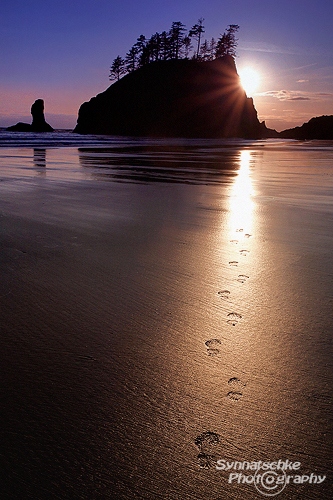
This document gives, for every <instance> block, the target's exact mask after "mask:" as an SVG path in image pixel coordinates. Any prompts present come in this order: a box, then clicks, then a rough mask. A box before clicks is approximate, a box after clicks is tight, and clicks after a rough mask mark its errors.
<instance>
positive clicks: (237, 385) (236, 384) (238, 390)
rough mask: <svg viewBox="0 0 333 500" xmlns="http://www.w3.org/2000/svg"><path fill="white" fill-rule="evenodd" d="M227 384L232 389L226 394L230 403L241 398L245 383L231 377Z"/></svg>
mask: <svg viewBox="0 0 333 500" xmlns="http://www.w3.org/2000/svg"><path fill="white" fill-rule="evenodd" d="M228 384H229V385H230V386H231V387H232V388H233V390H232V391H230V392H228V394H227V397H228V398H229V399H231V400H232V401H239V400H240V399H241V398H242V396H243V393H242V390H243V389H244V387H245V386H246V383H245V382H243V381H242V380H240V379H239V378H238V377H232V378H230V379H229V380H228Z"/></svg>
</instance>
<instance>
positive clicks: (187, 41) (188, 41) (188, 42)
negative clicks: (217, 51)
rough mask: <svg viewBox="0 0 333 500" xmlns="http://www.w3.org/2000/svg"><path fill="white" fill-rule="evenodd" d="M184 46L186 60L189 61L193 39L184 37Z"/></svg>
mask: <svg viewBox="0 0 333 500" xmlns="http://www.w3.org/2000/svg"><path fill="white" fill-rule="evenodd" d="M183 45H184V55H185V59H188V58H189V55H190V52H191V50H192V49H193V46H192V44H191V38H190V37H189V36H184V40H183Z"/></svg>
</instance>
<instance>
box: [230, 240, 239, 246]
mask: <svg viewBox="0 0 333 500" xmlns="http://www.w3.org/2000/svg"><path fill="white" fill-rule="evenodd" d="M230 243H235V245H237V243H238V240H230Z"/></svg>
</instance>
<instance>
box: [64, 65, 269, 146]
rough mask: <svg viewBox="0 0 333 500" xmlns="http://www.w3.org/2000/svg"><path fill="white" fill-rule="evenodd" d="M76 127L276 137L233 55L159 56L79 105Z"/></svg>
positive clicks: (133, 133) (86, 130)
mask: <svg viewBox="0 0 333 500" xmlns="http://www.w3.org/2000/svg"><path fill="white" fill-rule="evenodd" d="M74 132H77V133H80V134H111V135H130V136H155V137H198V138H200V137H207V138H210V137H211V138H231V137H239V138H251V139H257V138H262V137H275V136H276V135H278V134H277V132H275V131H274V130H270V129H268V128H267V127H266V125H265V123H264V122H263V123H260V122H259V120H258V116H257V111H256V109H255V107H254V105H253V100H252V98H248V97H247V96H246V94H245V92H244V90H243V88H242V87H241V85H240V81H239V76H238V74H237V70H236V65H235V61H234V59H233V57H231V56H225V57H222V58H219V59H215V60H213V61H206V62H202V61H197V60H188V59H181V60H179V59H178V60H168V61H156V62H153V63H151V64H148V65H146V66H143V67H141V68H139V69H137V70H136V71H134V72H132V73H130V74H127V75H126V76H124V77H123V78H122V79H121V80H119V81H117V82H115V83H114V84H113V85H111V86H110V87H109V88H108V89H107V90H105V91H104V92H102V93H101V94H98V95H97V96H96V97H93V98H92V99H90V101H89V102H85V103H83V104H82V105H81V107H80V109H79V115H78V121H77V125H76V127H75V130H74Z"/></svg>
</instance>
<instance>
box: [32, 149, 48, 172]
mask: <svg viewBox="0 0 333 500" xmlns="http://www.w3.org/2000/svg"><path fill="white" fill-rule="evenodd" d="M33 159H34V166H35V167H36V168H43V169H44V168H46V149H40V148H34V158H33Z"/></svg>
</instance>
